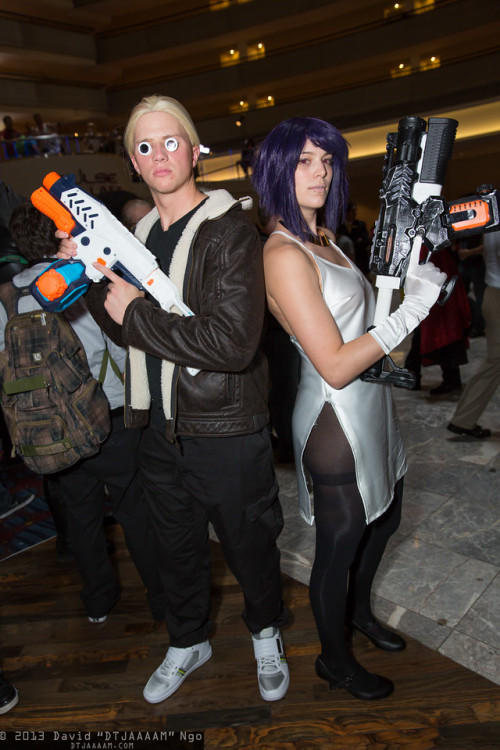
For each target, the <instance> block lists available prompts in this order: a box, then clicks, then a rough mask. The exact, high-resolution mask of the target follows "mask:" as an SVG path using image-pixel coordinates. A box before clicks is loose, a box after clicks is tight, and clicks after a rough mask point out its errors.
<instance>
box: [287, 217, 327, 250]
mask: <svg viewBox="0 0 500 750" xmlns="http://www.w3.org/2000/svg"><path fill="white" fill-rule="evenodd" d="M280 224H281V225H282V226H284V227H285V229H288V227H287V225H286V224H285V222H284V221H283V220H282V219H280ZM288 231H290V230H289V229H288ZM306 242H312V244H313V245H319V246H320V247H328V246H329V245H330V240H329V239H328V237H327V236H326V234H325V233H324V232H319V233H318V234H312V232H308V233H307V234H306Z"/></svg>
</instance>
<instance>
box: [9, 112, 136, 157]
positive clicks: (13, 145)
mask: <svg viewBox="0 0 500 750" xmlns="http://www.w3.org/2000/svg"><path fill="white" fill-rule="evenodd" d="M3 124H4V128H3V130H1V131H0V145H1V148H0V155H1V156H3V157H4V158H5V159H18V158H21V157H29V156H57V155H59V154H69V153H73V152H76V153H78V152H83V153H89V154H97V153H101V154H103V153H104V154H121V153H122V136H121V133H120V132H119V130H118V129H116V128H115V129H113V130H111V129H110V128H103V129H102V130H96V128H95V126H94V123H93V122H88V123H87V124H86V126H85V128H84V130H83V132H82V133H65V132H64V128H63V126H62V125H61V123H52V122H46V121H45V120H44V118H43V116H42V115H41V114H40V113H38V112H37V113H35V114H34V115H33V120H32V121H31V122H26V123H24V125H23V126H20V125H17V126H14V123H13V120H12V117H11V116H10V115H5V116H4V118H3ZM73 142H74V144H75V145H74V146H73V145H72V143H73Z"/></svg>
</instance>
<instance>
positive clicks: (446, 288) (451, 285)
mask: <svg viewBox="0 0 500 750" xmlns="http://www.w3.org/2000/svg"><path fill="white" fill-rule="evenodd" d="M457 279H458V276H457V275H455V276H452V277H451V279H448V280H447V281H445V282H444V284H443V286H442V288H441V292H440V293H439V298H438V301H437V303H438V305H440V307H442V306H443V305H446V303H447V302H448V300H449V299H450V297H451V294H452V292H453V290H454V289H455V284H456V283H457Z"/></svg>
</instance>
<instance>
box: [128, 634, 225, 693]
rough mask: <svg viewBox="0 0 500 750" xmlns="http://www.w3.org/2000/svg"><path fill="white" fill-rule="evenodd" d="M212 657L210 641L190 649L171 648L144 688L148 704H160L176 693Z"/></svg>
mask: <svg viewBox="0 0 500 750" xmlns="http://www.w3.org/2000/svg"><path fill="white" fill-rule="evenodd" d="M211 656H212V647H211V645H210V641H204V642H203V643H197V644H196V645H195V646H189V647H188V648H176V647H175V646H170V648H169V649H168V651H167V655H166V657H165V659H164V660H163V662H162V663H161V664H160V666H159V667H158V669H157V670H156V672H153V674H152V675H151V677H150V678H149V680H148V682H147V685H146V687H145V688H144V693H143V695H144V698H145V699H146V700H147V702H148V703H160V701H164V700H165V698H168V697H169V696H170V695H172V693H175V691H176V690H177V688H179V687H180V686H181V685H182V683H183V682H184V680H185V679H186V677H187V676H188V674H191V672H194V670H195V669H198V667H201V665H202V664H205V662H206V661H208V660H209V659H210V657H211Z"/></svg>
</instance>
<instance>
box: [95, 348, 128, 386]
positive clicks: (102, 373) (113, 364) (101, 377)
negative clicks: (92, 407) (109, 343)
mask: <svg viewBox="0 0 500 750" xmlns="http://www.w3.org/2000/svg"><path fill="white" fill-rule="evenodd" d="M108 364H110V365H111V369H112V370H113V372H114V373H115V375H116V377H117V378H118V380H119V381H120V383H123V382H124V380H123V373H122V372H121V370H120V368H119V367H118V365H117V364H116V362H115V360H114V359H113V357H112V356H111V354H110V353H109V349H108V348H107V347H106V351H105V352H104V355H103V358H102V362H101V369H100V370H99V378H98V379H99V383H100V384H101V385H102V384H103V383H104V380H105V378H106V373H107V371H108Z"/></svg>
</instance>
